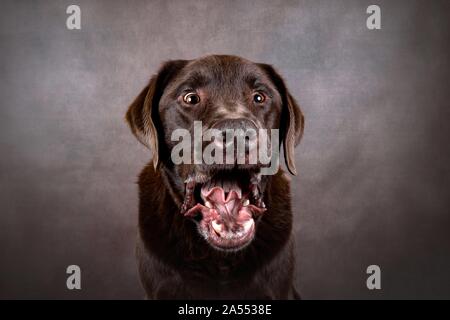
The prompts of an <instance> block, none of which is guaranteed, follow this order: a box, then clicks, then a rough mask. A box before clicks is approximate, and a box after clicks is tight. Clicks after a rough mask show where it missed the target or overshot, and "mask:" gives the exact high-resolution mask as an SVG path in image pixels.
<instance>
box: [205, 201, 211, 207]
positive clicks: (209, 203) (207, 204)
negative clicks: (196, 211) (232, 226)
mask: <svg viewBox="0 0 450 320" xmlns="http://www.w3.org/2000/svg"><path fill="white" fill-rule="evenodd" d="M205 206H206V207H208V208H210V209H212V208H213V206H212V204H211V202H209V201H206V202H205Z"/></svg>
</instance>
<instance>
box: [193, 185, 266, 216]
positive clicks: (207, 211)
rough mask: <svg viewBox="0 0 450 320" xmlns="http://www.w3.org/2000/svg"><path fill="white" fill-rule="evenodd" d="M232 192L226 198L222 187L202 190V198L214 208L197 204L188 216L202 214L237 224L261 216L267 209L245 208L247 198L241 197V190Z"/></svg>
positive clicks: (250, 206) (251, 206) (252, 206)
mask: <svg viewBox="0 0 450 320" xmlns="http://www.w3.org/2000/svg"><path fill="white" fill-rule="evenodd" d="M238 191H239V193H238V192H237V191H235V190H231V191H229V192H228V194H227V195H226V196H225V191H224V190H223V189H222V188H221V187H213V188H211V189H209V190H208V189H207V188H202V190H201V193H202V198H203V200H204V201H205V204H206V202H209V203H210V204H211V205H212V207H213V208H207V207H206V206H204V205H201V204H197V205H195V206H194V207H193V208H191V209H190V210H188V211H187V212H186V213H185V215H186V216H191V217H192V216H195V214H196V213H197V212H199V211H200V212H201V213H202V214H203V217H204V218H207V219H217V218H219V217H221V218H222V219H225V220H228V219H232V220H234V221H235V222H245V221H247V220H248V219H250V218H252V214H254V215H256V216H257V215H260V214H262V213H263V212H264V211H266V209H265V208H259V207H257V206H255V205H252V204H250V205H247V206H245V207H244V206H243V201H245V200H246V199H247V198H245V197H240V196H239V195H240V194H241V190H238Z"/></svg>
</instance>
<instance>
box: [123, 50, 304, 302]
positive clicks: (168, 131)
mask: <svg viewBox="0 0 450 320" xmlns="http://www.w3.org/2000/svg"><path fill="white" fill-rule="evenodd" d="M126 119H127V121H128V123H129V125H130V127H131V130H132V131H133V133H134V134H135V135H136V137H137V138H138V139H139V141H140V142H142V143H143V144H144V145H146V146H148V147H150V148H151V149H152V150H153V161H152V163H150V164H149V165H147V166H146V167H145V168H144V170H143V171H142V172H141V174H140V176H139V197H140V204H139V231H140V233H139V240H138V245H137V256H138V261H139V271H140V277H141V281H142V283H143V286H144V288H145V291H146V293H147V297H148V298H150V299H288V298H298V297H299V296H298V294H297V292H296V290H295V289H294V286H293V271H294V254H293V247H292V236H291V229H292V212H291V201H290V200H291V199H290V186H289V180H288V178H287V176H286V174H285V173H283V172H282V170H281V169H280V170H278V172H277V173H276V174H274V175H263V176H261V175H260V172H261V171H260V170H261V168H263V167H264V165H263V164H261V163H260V162H256V163H249V162H248V161H245V162H244V163H238V162H237V158H236V157H237V153H236V152H235V151H236V150H235V149H232V150H234V151H233V152H234V153H232V159H233V161H232V162H231V163H230V162H226V163H225V164H220V163H219V164H205V163H204V162H202V163H196V164H189V163H182V164H177V165H176V164H174V162H173V161H172V158H171V155H172V151H173V149H174V147H175V146H176V144H177V141H173V137H172V133H173V132H174V130H176V129H180V128H181V129H185V130H186V132H190V133H192V131H193V130H194V121H201V122H202V127H203V128H206V129H208V128H213V129H215V130H217V131H218V132H222V133H223V135H224V137H225V134H226V132H227V130H229V129H235V130H236V129H241V130H244V131H245V130H249V129H255V130H258V129H268V130H271V129H279V133H280V135H279V141H272V143H274V142H277V143H278V142H279V143H282V144H283V148H284V155H285V160H286V166H287V168H288V170H289V171H290V172H291V173H292V174H296V169H295V164H294V147H295V146H296V145H297V144H298V142H299V141H300V138H301V136H302V133H303V126H304V118H303V115H302V113H301V111H300V109H299V107H298V105H297V103H296V102H295V100H294V98H293V97H292V96H291V95H290V94H289V92H288V90H287V89H286V86H285V84H284V82H283V80H282V78H281V77H280V76H279V75H278V73H277V72H276V71H275V70H274V69H273V68H272V67H271V66H270V65H267V64H258V63H253V62H250V61H248V60H245V59H242V58H239V57H235V56H219V55H214V56H207V57H203V58H200V59H196V60H191V61H187V60H177V61H169V62H166V63H165V64H164V65H163V66H162V68H161V69H160V70H159V72H158V74H156V75H155V76H153V77H152V78H151V80H150V83H149V84H148V85H147V86H146V87H145V88H144V90H143V91H142V92H141V93H140V94H139V96H138V97H137V98H136V100H135V101H134V102H133V103H132V104H131V106H130V107H129V110H128V112H127V114H126ZM246 143H249V142H248V140H246ZM256 143H257V145H258V146H259V148H260V147H261V144H262V142H261V141H260V140H257V141H256ZM269 144H270V141H269ZM201 148H202V150H205V145H204V144H203V143H202V145H201ZM245 148H246V149H245V150H246V151H248V150H249V149H250V148H251V146H250V144H246V145H245ZM245 159H246V160H248V157H247V158H245Z"/></svg>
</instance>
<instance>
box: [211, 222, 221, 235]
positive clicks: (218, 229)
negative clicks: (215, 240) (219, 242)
mask: <svg viewBox="0 0 450 320" xmlns="http://www.w3.org/2000/svg"><path fill="white" fill-rule="evenodd" d="M211 225H212V227H213V229H214V230H215V231H216V232H218V233H220V232H222V225H221V224H218V223H217V222H216V220H213V221H212V222H211Z"/></svg>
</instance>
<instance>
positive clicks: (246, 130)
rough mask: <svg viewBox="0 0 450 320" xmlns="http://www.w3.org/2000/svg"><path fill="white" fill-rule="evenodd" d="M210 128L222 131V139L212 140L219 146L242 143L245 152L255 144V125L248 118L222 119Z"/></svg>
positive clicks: (223, 147) (224, 146) (225, 146)
mask: <svg viewBox="0 0 450 320" xmlns="http://www.w3.org/2000/svg"><path fill="white" fill-rule="evenodd" d="M211 128H212V129H216V130H219V131H220V132H221V133H222V141H220V140H218V139H216V140H214V142H215V144H216V145H217V146H218V147H219V148H222V149H227V148H229V147H231V146H233V145H234V148H236V147H237V146H238V145H239V144H242V145H243V146H245V152H248V151H250V150H252V149H253V148H256V146H257V138H258V136H257V126H256V124H255V123H254V122H253V121H251V120H249V119H245V118H239V119H223V120H220V121H218V122H216V123H215V124H214V125H213V126H212V127H211Z"/></svg>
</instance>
